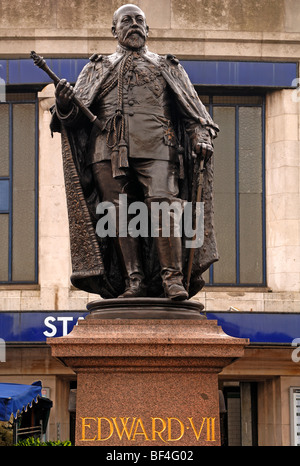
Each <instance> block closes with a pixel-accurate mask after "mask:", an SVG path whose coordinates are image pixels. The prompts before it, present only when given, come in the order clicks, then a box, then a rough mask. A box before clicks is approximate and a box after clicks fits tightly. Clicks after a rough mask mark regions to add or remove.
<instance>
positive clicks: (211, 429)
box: [206, 417, 216, 442]
mask: <svg viewBox="0 0 300 466" xmlns="http://www.w3.org/2000/svg"><path fill="white" fill-rule="evenodd" d="M215 420H216V418H215V417H208V418H207V433H206V438H207V441H208V442H215V441H216V437H215ZM210 421H211V426H210Z"/></svg>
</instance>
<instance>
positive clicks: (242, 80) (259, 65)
mask: <svg viewBox="0 0 300 466" xmlns="http://www.w3.org/2000/svg"><path fill="white" fill-rule="evenodd" d="M46 61H47V64H48V66H49V67H50V68H51V69H52V70H53V71H54V73H56V74H57V76H59V77H60V78H65V79H67V80H68V81H70V82H75V81H76V80H77V77H78V75H79V73H80V71H81V70H82V68H83V67H84V65H85V64H86V63H87V62H88V59H84V58H47V59H46ZM181 64H182V66H183V67H184V68H185V70H186V72H187V73H188V75H189V77H190V80H191V81H192V83H193V84H194V85H202V86H251V87H273V88H293V87H296V86H295V85H294V84H293V80H294V79H295V78H297V77H298V74H297V70H298V63H296V62H255V61H221V60H220V61H215V60H209V61H208V60H182V61H181ZM0 66H1V68H0V71H1V70H2V74H3V75H4V74H5V75H6V76H7V82H6V84H44V85H46V84H47V83H50V82H52V81H51V79H50V78H49V76H48V75H47V74H46V73H45V72H44V71H42V70H41V69H40V68H38V67H37V66H35V65H34V64H33V61H32V60H31V58H22V59H9V60H1V61H0ZM4 79H5V78H4Z"/></svg>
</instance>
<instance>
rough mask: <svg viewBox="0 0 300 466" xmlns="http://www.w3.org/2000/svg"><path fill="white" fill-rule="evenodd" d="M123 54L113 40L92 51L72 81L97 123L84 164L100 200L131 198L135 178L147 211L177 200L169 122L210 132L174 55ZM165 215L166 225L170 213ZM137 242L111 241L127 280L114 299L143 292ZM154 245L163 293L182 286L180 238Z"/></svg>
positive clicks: (74, 119)
mask: <svg viewBox="0 0 300 466" xmlns="http://www.w3.org/2000/svg"><path fill="white" fill-rule="evenodd" d="M127 55H128V50H126V49H124V48H123V47H121V46H120V45H119V46H118V49H117V52H116V53H115V54H113V55H110V56H108V57H102V56H101V55H94V56H93V57H91V61H90V63H89V64H88V65H86V67H85V68H84V69H83V71H82V72H81V74H80V76H79V78H78V81H77V83H76V86H75V91H76V94H77V95H78V97H79V98H80V99H81V100H82V101H83V103H84V104H85V105H86V106H87V107H90V109H91V110H92V111H93V113H94V114H96V115H97V117H98V120H100V122H101V123H102V127H101V128H100V129H99V128H98V127H96V126H94V127H93V128H92V131H91V133H90V135H89V141H88V150H87V155H86V160H85V163H86V164H87V165H90V166H91V167H92V172H93V176H94V181H95V185H96V187H97V190H98V193H99V197H100V199H101V201H110V202H112V203H114V205H115V206H116V209H117V211H118V208H119V204H118V203H119V194H121V193H122V194H124V193H125V194H127V195H128V198H129V201H130V200H135V199H136V193H137V191H138V189H137V184H136V182H138V186H139V187H142V190H143V197H144V200H145V202H146V204H147V205H148V207H149V208H150V209H151V202H152V201H168V202H170V203H171V202H172V201H174V200H175V199H176V200H178V194H179V189H178V179H179V163H180V160H179V158H178V148H179V147H178V146H179V141H178V137H177V136H178V135H177V134H176V131H175V128H174V125H173V121H175V120H176V119H178V118H180V119H181V121H182V122H183V124H184V127H185V130H186V131H187V133H189V134H190V135H192V134H193V133H198V134H200V135H202V139H203V140H205V141H207V142H209V143H211V141H212V139H213V138H214V137H215V136H216V132H217V130H218V128H217V126H216V125H215V124H214V122H213V121H212V120H211V118H210V116H209V115H208V113H207V112H206V110H205V107H204V106H203V104H202V103H201V102H200V100H199V98H198V96H197V94H196V91H195V90H194V88H193V86H192V85H191V83H190V81H189V79H188V77H187V75H186V73H185V72H184V70H183V68H182V67H181V65H179V63H178V60H177V59H176V58H175V57H173V56H167V57H161V56H158V55H156V54H153V53H150V52H149V51H148V49H147V48H146V47H145V48H143V49H142V50H140V51H138V52H131V53H130V58H129V59H127V58H126V57H127ZM126 60H127V62H126ZM122 67H123V68H124V69H123V68H122ZM121 68H122V70H121ZM174 97H175V99H174ZM174 104H175V105H174ZM174 111H175V112H176V115H174ZM55 118H58V119H59V120H60V121H61V122H62V123H63V124H64V125H66V126H70V127H73V128H74V127H76V126H78V125H80V119H81V118H82V115H81V114H80V112H79V110H78V109H77V107H75V106H74V107H73V108H72V109H71V110H70V112H69V113H68V114H67V115H62V114H61V113H60V111H59V109H58V108H56V116H55ZM55 118H54V120H55ZM52 127H55V122H54V121H53V122H52ZM124 149H125V151H124ZM170 217H171V228H172V222H173V214H172V213H171V214H170ZM173 226H174V225H173ZM138 241H139V239H138V238H132V237H130V236H128V237H127V238H118V240H117V245H116V247H117V250H118V251H119V254H120V260H121V263H122V264H123V266H124V269H125V277H126V280H127V292H126V291H125V294H123V295H122V296H135V294H134V292H133V293H132V290H134V289H136V290H137V293H136V296H142V295H143V287H144V284H143V282H144V273H143V267H142V263H141V258H140V253H139V244H138ZM155 242H156V248H157V252H158V257H159V262H160V266H161V276H162V280H163V284H164V286H165V290H166V294H167V296H168V295H170V293H167V289H169V288H170V286H171V285H172V284H174V283H175V284H176V283H179V282H181V283H182V278H183V273H182V260H181V256H182V249H181V246H182V245H181V238H177V237H174V235H171V237H170V238H162V237H158V238H155ZM126 293H127V294H126ZM170 297H171V296H170ZM185 297H187V294H186V296H185Z"/></svg>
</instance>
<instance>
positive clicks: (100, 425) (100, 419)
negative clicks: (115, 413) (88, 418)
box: [97, 417, 114, 442]
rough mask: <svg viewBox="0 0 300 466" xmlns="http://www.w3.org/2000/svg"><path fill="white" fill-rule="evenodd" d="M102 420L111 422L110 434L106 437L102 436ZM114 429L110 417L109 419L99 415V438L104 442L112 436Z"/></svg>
mask: <svg viewBox="0 0 300 466" xmlns="http://www.w3.org/2000/svg"><path fill="white" fill-rule="evenodd" d="M102 421H107V422H108V424H109V430H110V431H109V435H108V436H107V437H105V438H102ZM113 431H114V426H113V423H112V422H111V420H110V419H108V418H107V417H98V439H97V440H101V441H102V442H104V441H105V440H108V439H109V438H110V437H111V436H112V434H113Z"/></svg>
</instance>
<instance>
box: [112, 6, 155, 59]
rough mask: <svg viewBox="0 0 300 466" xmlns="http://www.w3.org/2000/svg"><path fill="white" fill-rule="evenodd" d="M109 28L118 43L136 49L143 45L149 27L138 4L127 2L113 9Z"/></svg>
mask: <svg viewBox="0 0 300 466" xmlns="http://www.w3.org/2000/svg"><path fill="white" fill-rule="evenodd" d="M111 30H112V33H113V36H114V37H115V38H116V39H118V42H119V44H121V45H122V46H123V47H127V48H129V49H133V50H137V49H139V48H141V47H143V46H144V45H145V42H146V40H147V37H148V30H149V28H148V26H147V23H146V17H145V14H144V12H143V11H142V10H141V9H140V8H139V7H138V6H136V5H131V4H128V5H123V6H121V7H120V8H119V9H118V10H117V11H115V13H114V16H113V24H112V28H111Z"/></svg>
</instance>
